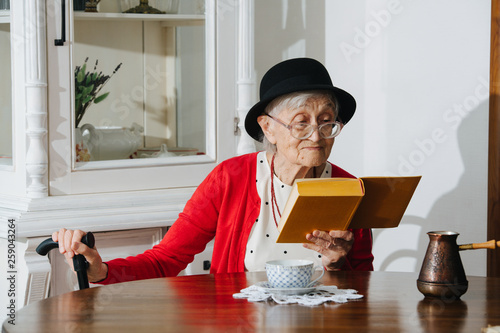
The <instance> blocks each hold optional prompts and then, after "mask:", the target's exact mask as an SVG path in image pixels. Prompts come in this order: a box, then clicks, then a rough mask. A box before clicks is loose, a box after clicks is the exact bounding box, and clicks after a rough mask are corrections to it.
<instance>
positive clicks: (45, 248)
mask: <svg viewBox="0 0 500 333" xmlns="http://www.w3.org/2000/svg"><path fill="white" fill-rule="evenodd" d="M82 243H83V244H85V245H87V246H88V247H90V248H93V247H94V245H95V238H94V234H93V233H91V232H90V231H89V232H87V234H86V235H85V236H83V237H82ZM58 247H59V244H58V243H57V242H54V241H53V240H52V238H47V239H46V240H44V241H43V242H41V243H40V245H38V246H37V248H36V253H38V254H39V255H42V256H45V255H47V253H49V251H50V250H52V249H55V248H58Z"/></svg>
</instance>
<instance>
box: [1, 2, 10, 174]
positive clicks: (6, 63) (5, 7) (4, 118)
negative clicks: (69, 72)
mask: <svg viewBox="0 0 500 333" xmlns="http://www.w3.org/2000/svg"><path fill="white" fill-rule="evenodd" d="M9 8H10V6H9V1H8V0H0V60H1V61H0V77H1V78H2V80H1V81H0V168H1V167H2V166H5V165H12V75H11V47H10V10H9Z"/></svg>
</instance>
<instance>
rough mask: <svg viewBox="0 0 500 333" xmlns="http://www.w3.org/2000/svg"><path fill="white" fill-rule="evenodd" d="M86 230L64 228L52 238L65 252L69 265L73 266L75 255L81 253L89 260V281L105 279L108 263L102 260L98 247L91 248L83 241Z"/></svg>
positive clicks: (60, 249)
mask: <svg viewBox="0 0 500 333" xmlns="http://www.w3.org/2000/svg"><path fill="white" fill-rule="evenodd" d="M85 234H86V233H85V232H84V231H81V230H66V229H64V228H62V229H61V230H59V231H56V232H54V233H53V234H52V240H53V241H54V242H58V243H59V252H61V253H62V254H64V256H65V257H66V261H67V262H68V265H69V266H70V267H71V269H72V270H74V268H73V257H74V256H75V255H77V254H81V255H83V256H84V257H85V259H86V260H87V261H88V263H89V266H88V268H87V276H88V279H89V282H98V281H101V280H104V279H105V278H106V277H107V275H108V265H106V264H105V263H103V262H102V259H101V256H100V255H99V252H97V249H96V247H95V246H94V248H92V249H91V248H89V247H88V246H87V245H85V244H83V243H82V242H81V240H82V237H83V236H85Z"/></svg>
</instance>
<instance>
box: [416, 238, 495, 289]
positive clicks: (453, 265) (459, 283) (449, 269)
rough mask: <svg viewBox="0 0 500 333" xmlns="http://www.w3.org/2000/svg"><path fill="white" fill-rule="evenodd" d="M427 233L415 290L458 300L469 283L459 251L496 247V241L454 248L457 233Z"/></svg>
mask: <svg viewBox="0 0 500 333" xmlns="http://www.w3.org/2000/svg"><path fill="white" fill-rule="evenodd" d="M427 234H428V235H429V238H430V240H429V246H428V247H427V252H426V254H425V257H424V261H423V262H422V268H421V269H420V275H419V277H418V280H417V288H418V290H419V291H420V292H421V293H422V294H424V295H425V296H426V297H438V298H442V299H458V298H460V296H462V295H463V294H464V293H465V292H466V291H467V288H468V285H469V282H468V281H467V279H466V277H465V270H464V267H463V265H462V260H461V259H460V254H459V251H461V250H473V249H495V248H496V247H497V246H499V247H500V241H498V242H497V241H495V240H491V241H488V242H485V243H474V244H464V245H457V237H458V235H459V233H457V232H454V231H431V232H428V233H427Z"/></svg>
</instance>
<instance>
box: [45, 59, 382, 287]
mask: <svg viewBox="0 0 500 333" xmlns="http://www.w3.org/2000/svg"><path fill="white" fill-rule="evenodd" d="M355 108H356V102H355V100H354V98H353V97H352V96H351V95H350V94H349V93H347V92H346V91H344V90H341V89H339V88H336V87H334V86H333V84H332V81H331V79H330V76H329V74H328V72H327V70H326V69H325V67H324V66H323V65H322V64H321V63H319V62H318V61H316V60H313V59H309V58H298V59H291V60H287V61H284V62H281V63H279V64H277V65H275V66H274V67H272V68H271V69H270V70H269V71H268V72H267V73H266V75H265V76H264V77H263V79H262V82H261V87H260V101H259V102H258V103H257V104H256V105H255V106H254V107H252V109H250V111H249V112H248V115H247V117H246V119H245V128H246V130H247V132H248V134H249V135H250V136H251V137H253V138H254V139H255V140H257V141H260V142H263V143H264V146H265V151H263V152H258V153H252V154H247V155H243V156H239V157H234V158H231V159H229V160H227V161H224V162H222V163H220V164H219V165H218V166H217V167H216V168H215V169H214V170H213V171H212V172H211V173H210V174H209V175H208V176H207V178H206V179H205V180H204V181H203V182H202V183H201V184H200V186H199V187H198V188H197V190H196V191H195V193H194V194H193V196H192V198H191V199H190V200H189V201H188V202H187V204H186V206H185V208H184V210H183V212H182V213H181V214H180V215H179V218H178V220H177V221H176V222H175V223H174V224H173V225H172V227H171V228H170V230H169V231H168V232H167V234H166V235H165V237H164V239H163V240H162V241H161V243H160V244H159V245H157V246H155V247H153V249H151V250H147V251H146V252H144V253H142V254H139V255H137V256H134V257H128V258H126V259H114V260H111V261H109V262H107V263H103V262H102V260H101V257H100V255H99V254H98V252H97V250H96V249H95V248H94V249H90V248H88V247H87V246H86V245H84V244H82V243H81V242H80V240H81V237H82V236H83V235H84V232H82V231H80V230H76V231H72V230H66V229H61V230H60V231H59V232H55V233H54V234H53V236H52V237H53V239H54V240H55V241H59V250H60V252H61V253H64V254H65V256H66V259H67V260H68V262H69V263H70V264H71V260H70V259H71V257H72V256H73V255H74V254H75V253H76V254H83V255H84V256H85V257H86V259H87V261H88V262H89V268H88V270H87V273H88V277H89V281H90V282H94V283H96V282H98V283H102V284H107V283H114V282H122V281H129V280H138V279H147V278H155V277H163V276H175V275H177V274H178V273H179V272H180V271H182V270H183V269H184V268H185V267H186V266H187V265H188V264H189V263H190V262H191V261H193V258H194V256H195V255H196V254H197V253H200V252H202V251H203V250H204V249H205V246H206V244H207V243H208V242H209V241H211V240H212V239H214V248H213V256H212V263H211V273H224V272H228V273H231V272H243V271H245V270H248V271H255V270H264V268H265V263H266V261H268V260H271V259H286V258H290V259H299V258H300V259H312V260H313V261H315V262H316V263H321V264H322V265H323V266H324V267H325V268H326V269H327V270H373V266H372V261H373V256H372V253H371V249H372V235H371V230H368V229H357V230H347V231H338V230H315V231H313V232H312V233H311V234H308V235H306V237H305V238H304V244H278V243H276V239H277V237H278V230H277V225H278V222H279V218H280V212H281V211H282V210H283V207H284V205H285V203H286V200H287V198H288V195H289V194H290V191H291V189H292V184H293V181H294V180H295V179H299V178H320V177H324V178H326V177H353V176H352V175H351V174H349V173H348V172H346V171H344V170H342V169H341V168H339V167H337V166H335V165H333V164H331V163H329V162H328V161H327V159H328V157H329V156H330V152H331V150H332V146H333V143H334V141H335V137H336V136H337V135H338V134H339V133H340V131H341V129H342V127H343V126H344V125H345V124H346V123H347V122H348V121H349V120H350V119H351V117H352V116H353V114H354V111H355ZM312 209H314V207H312ZM332 209H342V207H332Z"/></svg>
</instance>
